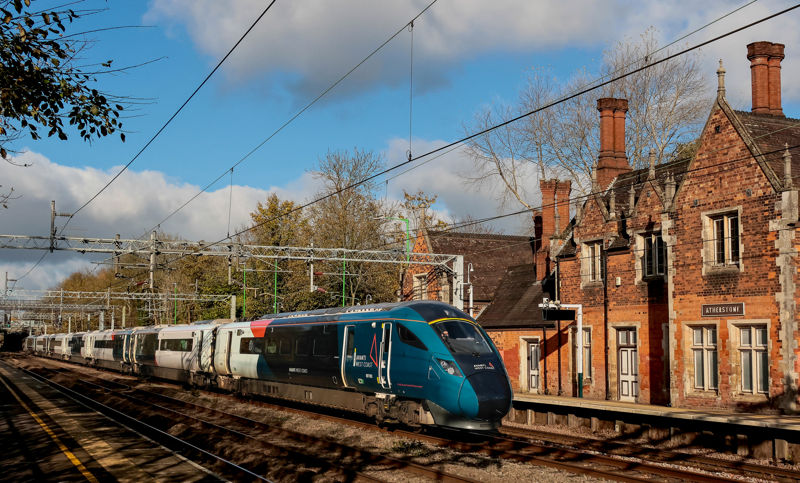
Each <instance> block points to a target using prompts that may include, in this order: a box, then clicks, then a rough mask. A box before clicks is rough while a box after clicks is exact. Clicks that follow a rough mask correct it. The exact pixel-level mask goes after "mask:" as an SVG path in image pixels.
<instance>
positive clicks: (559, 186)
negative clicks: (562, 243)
mask: <svg viewBox="0 0 800 483" xmlns="http://www.w3.org/2000/svg"><path fill="white" fill-rule="evenodd" d="M539 189H540V190H541V192H542V235H543V237H544V238H549V237H551V236H554V235H560V234H561V232H563V231H564V229H565V228H566V227H567V223H569V204H570V199H569V195H570V193H571V192H572V181H569V180H566V181H560V180H557V179H551V180H544V179H542V180H539ZM556 210H558V211H556Z"/></svg>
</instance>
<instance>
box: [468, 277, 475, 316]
mask: <svg viewBox="0 0 800 483" xmlns="http://www.w3.org/2000/svg"><path fill="white" fill-rule="evenodd" d="M473 271H474V270H473V268H472V264H471V263H470V264H469V265H468V268H467V285H469V316H470V317H472V318H473V319H474V318H475V315H473V309H472V282H471V281H470V277H469V274H470V273H472V272H473Z"/></svg>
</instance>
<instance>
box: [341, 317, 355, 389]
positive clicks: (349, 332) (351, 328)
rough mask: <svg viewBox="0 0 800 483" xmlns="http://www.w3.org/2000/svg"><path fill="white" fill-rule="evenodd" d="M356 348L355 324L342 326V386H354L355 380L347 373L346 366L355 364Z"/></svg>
mask: <svg viewBox="0 0 800 483" xmlns="http://www.w3.org/2000/svg"><path fill="white" fill-rule="evenodd" d="M355 350H356V326H355V325H348V326H345V328H344V340H343V341H342V362H341V364H342V382H343V383H344V387H355V385H356V382H355V380H354V378H353V377H352V376H351V375H350V374H349V373H350V371H348V368H352V367H353V366H354V364H355V355H356V354H355Z"/></svg>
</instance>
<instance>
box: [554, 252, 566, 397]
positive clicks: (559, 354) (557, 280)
mask: <svg viewBox="0 0 800 483" xmlns="http://www.w3.org/2000/svg"><path fill="white" fill-rule="evenodd" d="M559 268H560V267H559V265H558V257H556V290H555V292H556V293H555V295H556V300H560V299H559V298H558V284H559V283H561V281H560V279H559V276H560V275H561V273H560V272H559ZM556 330H557V332H556V336H557V337H558V339H557V344H558V345H557V346H556V347H557V348H558V393H557V394H558V395H559V396H561V395H563V393H564V392H563V391H562V390H561V321H560V320H559V321H558V322H557V326H556Z"/></svg>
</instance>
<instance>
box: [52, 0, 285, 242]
mask: <svg viewBox="0 0 800 483" xmlns="http://www.w3.org/2000/svg"><path fill="white" fill-rule="evenodd" d="M276 1H277V0H272V2H270V4H269V5H267V8H265V9H264V11H263V12H261V15H259V16H258V17H257V18H256V20H255V21H254V22H253V24H252V25H250V28H248V29H247V30H246V31H245V33H244V34H242V36H241V37H240V38H239V40H238V41H236V43H235V44H234V45H233V47H231V49H230V50H229V51H228V53H227V54H225V57H223V58H222V60H220V61H219V62H218V63H217V65H216V66H215V67H214V69H213V70H212V71H211V72H210V73H209V74H208V75H207V76H206V78H205V79H203V82H201V83H200V85H199V86H197V88H196V89H195V90H194V91H193V92H192V94H191V95H190V96H189V97H188V98H187V99H186V100H185V101H184V102H183V104H181V107H179V108H178V110H177V111H175V113H174V114H173V115H172V116H171V117H170V118H169V119H168V120H167V122H166V123H164V125H163V126H161V128H160V129H159V130H158V131H157V132H156V133H155V135H153V137H152V138H150V140H149V141H147V144H145V145H144V147H142V149H140V150H139V152H138V153H136V155H135V156H134V157H133V159H131V160H130V161H128V164H126V165H125V166H124V167H123V168H122V169H121V170H120V171H119V172H118V173H117V174H116V175H115V176H114V177H113V178H111V181H109V182H108V183H106V185H105V186H103V187H102V188H101V189H100V191H98V192H97V193H96V194H95V195H94V196H92V197H91V198H90V199H89V201H87V202H86V203H84V204H83V205H82V206H81V207H80V208H78V209H77V210H76V211H75V212H74V213H73V214H72V215H73V216H75V215H77V214H78V213H79V212H80V211H81V210H83V209H84V208H85V207H86V206H87V205H88V204H89V203H91V202H92V201H94V200H95V199H96V198H97V197H98V196H100V194H101V193H102V192H103V191H105V190H106V188H108V187H109V186H110V185H111V183H113V182H114V181H116V180H117V178H119V177H120V175H122V173H124V172H125V170H127V169H128V167H129V166H130V165H131V164H133V162H134V161H136V159H137V158H138V157H139V156H140V155H141V154H142V153H143V152H144V151H145V150H146V149H147V148H148V147H149V146H150V145H151V144H152V143H153V141H155V140H156V138H157V137H158V136H159V135H160V134H161V133H162V132H163V131H164V129H166V128H167V126H169V124H170V123H171V122H172V120H173V119H175V118H176V117H177V116H178V114H180V112H181V111H182V110H183V108H184V107H186V105H187V104H189V101H191V100H192V99H193V98H194V96H195V95H196V94H197V93H198V92H199V91H200V89H202V88H203V86H204V85H206V83H207V82H208V80H209V79H211V76H213V75H214V73H215V72H217V70H219V68H220V67H222V64H223V63H224V62H225V61H226V60H227V59H228V57H230V56H231V54H233V51H234V50H236V48H237V47H238V46H239V45H240V44H241V43H242V41H243V40H244V39H245V37H247V35H248V34H250V32H251V31H252V30H253V29H254V28H255V26H256V25H257V24H258V22H260V21H261V19H262V18H263V17H264V15H266V13H267V12H268V11H269V9H270V8H272V6H273V5H275V2H276ZM71 219H72V218H69V219H67V223H65V224H64V228H66V226H67V224H69V221H70V220H71ZM64 228H62V229H61V233H63V231H64Z"/></svg>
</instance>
